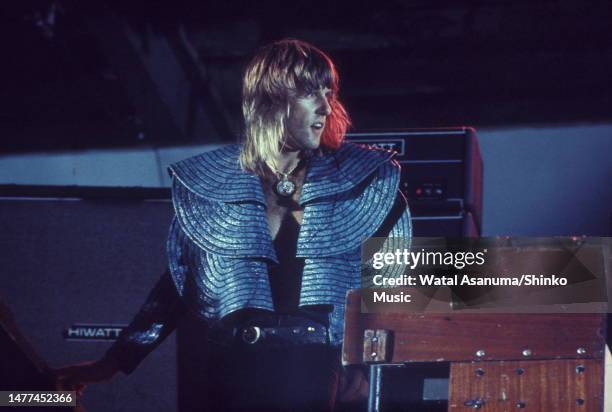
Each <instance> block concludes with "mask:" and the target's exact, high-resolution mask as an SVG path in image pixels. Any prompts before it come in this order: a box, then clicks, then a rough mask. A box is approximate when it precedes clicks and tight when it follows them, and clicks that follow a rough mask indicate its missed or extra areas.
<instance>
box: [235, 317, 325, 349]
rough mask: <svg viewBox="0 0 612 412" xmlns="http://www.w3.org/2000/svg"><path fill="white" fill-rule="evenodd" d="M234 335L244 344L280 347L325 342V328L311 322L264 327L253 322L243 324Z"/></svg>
mask: <svg viewBox="0 0 612 412" xmlns="http://www.w3.org/2000/svg"><path fill="white" fill-rule="evenodd" d="M236 337H237V339H238V340H239V341H240V342H241V344H244V345H253V346H255V345H259V346H266V347H282V346H294V345H310V344H327V343H328V342H329V341H328V338H327V328H326V327H325V326H323V325H320V324H317V323H315V322H312V324H310V325H299V326H274V327H264V326H259V325H255V324H251V325H248V326H243V327H241V328H239V329H237V331H236Z"/></svg>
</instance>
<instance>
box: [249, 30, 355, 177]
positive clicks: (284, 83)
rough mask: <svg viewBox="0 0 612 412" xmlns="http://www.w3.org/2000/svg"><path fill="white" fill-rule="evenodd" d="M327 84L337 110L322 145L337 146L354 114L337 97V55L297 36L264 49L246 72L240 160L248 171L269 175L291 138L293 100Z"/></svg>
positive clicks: (333, 110) (325, 132)
mask: <svg viewBox="0 0 612 412" xmlns="http://www.w3.org/2000/svg"><path fill="white" fill-rule="evenodd" d="M322 86H324V87H327V88H329V89H330V90H331V92H332V97H331V98H330V100H329V105H330V107H331V113H330V115H329V116H328V117H327V120H326V122H325V129H324V130H323V134H322V136H321V145H322V146H323V147H326V148H329V149H337V148H338V147H339V146H340V144H341V143H342V140H343V139H344V135H345V133H346V130H347V128H348V127H349V126H350V123H351V122H350V118H349V116H348V114H347V113H346V110H345V109H344V107H343V106H342V103H340V101H339V100H338V99H337V97H336V96H337V94H338V89H339V78H338V72H337V70H336V67H335V66H334V63H333V62H332V61H331V59H330V58H329V57H328V56H327V55H326V54H325V53H323V52H322V51H321V50H319V49H317V48H316V47H314V46H312V45H310V44H308V43H306V42H303V41H300V40H295V39H284V40H280V41H277V42H275V43H272V44H269V45H267V46H264V47H263V48H262V49H260V50H259V51H258V52H257V53H256V54H255V56H254V57H253V59H252V60H251V62H250V63H249V64H248V66H247V68H246V71H245V73H244V79H243V85H242V114H243V116H244V123H245V130H244V146H243V149H242V152H241V153H240V165H241V166H242V169H244V170H245V171H248V172H252V173H256V174H258V175H260V176H261V175H264V174H266V173H267V171H268V168H267V165H270V166H272V167H274V168H276V167H277V165H276V158H277V157H278V155H279V154H280V152H281V149H282V146H283V144H284V139H285V138H286V137H287V118H288V117H289V108H290V103H291V99H294V98H296V96H297V95H298V94H300V93H302V92H304V91H308V90H317V89H319V88H320V87H322Z"/></svg>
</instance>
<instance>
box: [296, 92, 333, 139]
mask: <svg viewBox="0 0 612 412" xmlns="http://www.w3.org/2000/svg"><path fill="white" fill-rule="evenodd" d="M331 98H332V91H331V90H330V89H328V88H327V87H321V88H320V89H318V90H313V91H309V92H305V93H303V94H301V95H298V96H297V97H296V98H295V99H294V100H293V101H292V102H291V112H290V114H289V118H288V119H287V131H288V133H289V135H288V136H287V143H286V144H285V149H286V150H314V149H317V148H318V147H319V145H320V144H321V135H322V134H323V129H324V128H325V121H326V120H327V117H328V116H329V115H330V113H331V107H330V105H329V102H330V99H331Z"/></svg>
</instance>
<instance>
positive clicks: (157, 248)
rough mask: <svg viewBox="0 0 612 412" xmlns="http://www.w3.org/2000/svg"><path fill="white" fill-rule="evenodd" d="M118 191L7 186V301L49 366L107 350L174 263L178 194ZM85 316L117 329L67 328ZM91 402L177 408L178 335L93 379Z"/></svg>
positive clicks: (0, 216)
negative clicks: (109, 376) (103, 378)
mask: <svg viewBox="0 0 612 412" xmlns="http://www.w3.org/2000/svg"><path fill="white" fill-rule="evenodd" d="M16 192H21V193H20V194H19V195H17V193H16ZM119 192H120V193H119V194H117V191H114V192H113V193H111V192H108V191H107V192H104V191H103V190H101V189H95V188H91V189H89V190H86V189H83V190H78V189H74V188H73V189H59V188H58V189H53V188H47V189H45V190H43V191H41V190H27V189H25V190H24V189H22V190H7V188H6V187H4V188H3V190H2V194H3V197H2V198H0V251H1V252H0V301H3V302H5V304H6V306H8V307H9V308H10V309H11V312H12V313H13V315H14V321H15V324H16V325H17V327H18V328H19V330H20V331H21V332H22V333H23V335H24V336H25V337H26V338H27V340H28V341H29V343H30V344H31V346H32V348H33V350H35V351H36V352H37V353H38V354H39V355H40V357H41V358H42V359H44V361H46V363H47V364H48V365H49V366H51V367H59V366H63V365H67V364H71V363H75V362H81V361H85V360H93V359H97V358H99V357H100V356H102V355H103V354H104V352H105V351H106V350H107V349H108V348H109V347H110V344H111V342H112V341H111V340H109V339H112V338H113V336H112V331H113V329H114V328H116V327H117V326H121V325H126V324H127V323H128V322H129V321H130V320H131V318H132V316H133V315H134V313H136V311H137V310H138V308H139V307H140V305H141V304H142V303H143V302H144V300H145V298H146V296H147V294H148V292H149V291H150V290H151V288H152V286H153V284H154V283H155V282H156V280H157V279H158V278H159V276H160V275H161V273H162V272H163V271H164V268H165V266H166V254H165V240H166V236H167V231H168V225H169V223H170V219H171V215H172V212H171V204H170V202H169V201H168V200H167V199H165V200H163V199H159V198H158V199H150V197H149V196H147V195H146V194H142V193H140V194H139V193H137V191H136V193H135V192H134V191H128V192H129V195H128V193H127V192H125V191H124V192H121V191H119ZM166 192H167V191H166ZM8 193H10V194H11V195H10V196H8V195H7V194H8ZM41 194H42V195H43V196H41ZM164 196H166V197H167V193H166V194H165V195H164ZM153 197H155V196H153ZM157 197H159V196H157ZM78 325H88V328H87V330H88V331H89V332H91V331H94V330H96V328H98V329H97V330H98V332H99V331H100V330H106V331H107V332H108V331H110V332H111V333H110V334H109V333H106V334H105V333H100V334H98V333H87V332H85V333H83V334H81V336H78V335H79V333H75V330H77V329H75V328H73V329H72V332H70V333H68V331H69V330H70V328H72V327H73V326H77V327H78ZM5 349H6V348H5ZM3 354H6V352H4V351H3ZM2 362H4V361H2ZM22 389H27V388H22ZM83 406H84V407H85V409H86V410H87V411H88V412H96V411H98V412H108V411H114V412H119V411H125V412H127V411H159V412H162V411H163V412H167V411H173V410H176V408H177V389H176V350H175V338H174V335H172V336H170V337H169V338H168V339H167V341H166V342H164V343H163V344H162V345H161V346H160V347H159V348H157V350H155V351H154V352H153V353H152V354H151V355H150V356H149V357H148V358H147V359H145V360H144V361H143V363H142V364H141V365H140V366H139V368H138V369H136V371H135V372H133V374H132V375H130V376H125V375H123V374H119V376H117V377H116V378H115V379H114V380H113V381H112V382H110V383H108V384H98V385H90V386H89V387H88V388H87V390H86V392H85V396H84V398H83Z"/></svg>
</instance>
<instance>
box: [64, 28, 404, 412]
mask: <svg viewBox="0 0 612 412" xmlns="http://www.w3.org/2000/svg"><path fill="white" fill-rule="evenodd" d="M338 91H339V77H338V73H337V70H336V68H335V66H334V64H333V62H332V61H331V59H330V58H329V57H328V56H327V55H326V54H325V53H323V52H322V51H321V50H319V49H317V48H316V47H314V46H312V45H310V44H307V43H305V42H303V41H299V40H293V39H286V40H281V41H278V42H275V43H273V44H270V45H267V46H265V47H263V48H262V49H261V50H259V51H258V52H257V53H256V55H255V56H254V58H253V59H252V60H251V62H250V63H249V65H248V67H247V68H246V71H245V75H244V83H243V103H242V110H243V115H244V121H245V130H244V142H243V144H241V145H229V146H226V147H223V148H221V149H218V150H215V151H212V152H207V153H204V154H201V155H199V156H195V157H193V158H189V159H186V160H183V161H181V162H179V163H176V164H174V165H172V166H170V172H171V174H172V176H173V181H174V184H173V203H174V208H175V212H176V214H175V218H174V220H173V222H172V225H171V229H170V236H169V240H168V257H169V265H168V267H169V270H168V272H167V273H166V274H165V275H164V276H162V278H161V280H160V281H159V282H158V284H157V285H156V287H155V289H154V291H153V292H152V293H151V295H150V296H149V298H148V300H147V302H146V303H145V305H144V306H143V307H142V309H141V311H140V312H139V313H138V314H137V316H136V318H135V319H134V321H133V322H132V323H131V324H130V326H129V327H128V328H127V329H126V330H125V331H124V332H123V334H122V335H121V337H120V339H119V340H118V341H117V342H116V343H115V344H114V345H113V347H112V348H111V349H110V350H109V351H108V352H107V354H106V356H105V357H104V358H103V359H102V360H100V361H97V362H93V363H88V364H82V365H77V366H72V367H68V368H65V369H63V370H60V372H59V373H58V376H59V380H60V381H61V382H63V383H65V385H66V386H68V387H70V386H72V387H75V386H76V387H79V386H82V385H83V384H86V383H89V382H96V381H101V380H105V379H109V378H110V377H112V376H113V375H114V374H115V373H117V371H119V370H120V371H123V372H125V373H130V372H131V371H132V370H134V369H135V368H136V366H137V365H138V364H139V362H140V361H141V360H142V359H143V358H144V357H145V356H146V355H147V354H148V353H149V352H150V351H151V350H153V348H155V347H156V346H157V345H159V343H160V342H161V341H162V340H163V339H164V338H165V337H166V336H167V335H168V334H169V333H170V332H172V330H173V329H174V327H175V324H176V320H177V318H179V317H180V316H195V317H196V318H198V319H201V320H203V321H204V322H205V325H206V326H205V327H206V329H207V342H206V344H205V345H202V352H203V353H204V356H203V357H204V358H205V359H206V370H204V371H199V373H200V374H201V376H200V379H201V380H202V381H203V384H202V388H203V390H204V391H205V392H206V394H203V395H202V404H203V407H204V409H205V410H215V411H216V410H249V411H255V410H266V411H272V410H289V409H291V410H331V409H333V408H334V404H335V403H336V402H335V400H336V398H337V396H336V395H338V397H339V399H340V400H341V401H342V400H349V401H350V400H353V401H355V400H358V399H363V397H364V396H365V394H366V393H367V381H366V380H365V377H364V375H363V373H361V372H360V371H359V370H354V371H346V370H343V369H342V367H341V365H340V346H341V343H342V339H343V321H344V299H345V296H346V292H347V291H348V290H349V289H351V288H358V287H359V285H360V268H361V262H360V246H361V243H362V242H363V241H364V240H365V239H367V238H369V237H372V236H390V237H409V236H410V234H411V227H410V216H409V213H408V210H407V208H406V204H405V201H404V199H403V197H402V196H401V193H399V190H398V186H399V166H398V165H397V163H395V162H394V161H393V160H391V157H392V153H389V152H386V151H382V150H374V149H372V148H368V147H362V146H358V145H355V144H350V143H346V142H344V136H345V133H346V130H347V128H348V126H349V125H350V120H349V117H348V115H347V113H346V111H345V109H344V107H343V106H342V104H341V103H340V100H339V99H338Z"/></svg>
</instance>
